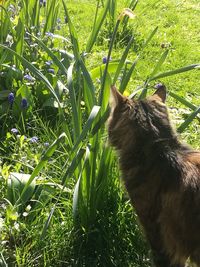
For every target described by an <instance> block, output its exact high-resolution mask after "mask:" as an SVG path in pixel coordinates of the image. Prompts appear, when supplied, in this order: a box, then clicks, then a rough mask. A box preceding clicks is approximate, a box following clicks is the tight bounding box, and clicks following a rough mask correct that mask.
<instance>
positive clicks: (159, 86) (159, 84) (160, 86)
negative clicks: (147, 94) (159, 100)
mask: <svg viewBox="0 0 200 267" xmlns="http://www.w3.org/2000/svg"><path fill="white" fill-rule="evenodd" d="M163 86H164V85H163V84H162V83H157V84H156V85H155V88H156V89H160V88H162V87H163Z"/></svg>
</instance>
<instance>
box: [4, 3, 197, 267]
mask: <svg viewBox="0 0 200 267" xmlns="http://www.w3.org/2000/svg"><path fill="white" fill-rule="evenodd" d="M45 3H46V2H45V1H37V0H30V1H28V0H23V1H22V0H19V1H11V0H8V1H1V2H0V54H1V57H0V123H1V129H0V131H1V135H0V169H1V174H0V266H8V267H10V266H20V267H21V266H26V267H27V266H30V267H31V266H41V267H42V266H48V267H49V266H60V267H62V266H67V267H69V266H78V267H83V266H85V267H90V266H100V267H114V266H116V267H122V266H123V267H139V266H140V267H148V266H150V262H151V260H150V258H151V255H150V251H149V247H148V244H147V243H146V241H145V239H144V237H143V235H142V232H141V229H140V226H139V224H138V221H137V215H136V214H135V212H134V208H133V207H132V206H131V204H130V201H129V199H128V196H127V194H126V192H125V189H124V187H123V184H122V183H121V181H120V179H119V177H120V172H119V169H118V163H117V157H116V154H115V152H114V151H113V150H112V149H111V148H110V147H109V144H108V140H107V131H106V119H107V117H108V108H107V107H108V99H109V89H110V85H111V84H112V83H113V82H114V83H115V84H116V85H117V87H118V88H119V89H120V91H121V92H123V93H124V94H126V95H127V96H128V95H131V94H132V93H136V94H137V97H144V96H145V95H146V94H151V93H152V92H153V88H154V85H155V84H157V83H159V82H162V83H164V84H165V85H166V87H167V88H168V98H167V105H168V107H169V111H170V116H171V118H172V120H173V124H174V127H176V128H177V129H178V131H179V133H180V138H181V139H182V140H184V141H185V142H188V143H189V144H191V145H192V146H193V147H195V148H197V149H198V148H200V144H199V136H200V127H199V123H200V115H199V114H198V113H199V111H200V108H199V106H200V79H199V67H200V64H199V63H200V31H199V23H200V3H199V1H198V0H187V1H185V0H177V1H170V0H164V1H159V0H158V1H157V0H146V1H131V0H127V1H125V0H123V1H117V0H116V1H111V0H110V1H109V0H108V1H105V0H101V1H100V0H98V1H94V0H88V1H86V0H85V1H84V0H73V1H72V0H69V1H66V0H63V1H51V0H49V1H47V3H46V4H45ZM125 7H126V8H128V7H129V8H130V9H131V10H132V12H133V13H131V11H127V12H126V14H125V15H124V14H123V15H121V17H120V18H121V19H119V14H122V11H123V9H124V8H125ZM129 16H130V17H129ZM131 17H133V18H131ZM114 33H116V34H114Z"/></svg>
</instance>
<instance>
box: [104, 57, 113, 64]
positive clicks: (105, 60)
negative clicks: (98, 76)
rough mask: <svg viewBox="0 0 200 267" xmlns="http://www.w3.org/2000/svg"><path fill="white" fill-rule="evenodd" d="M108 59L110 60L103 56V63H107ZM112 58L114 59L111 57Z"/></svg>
mask: <svg viewBox="0 0 200 267" xmlns="http://www.w3.org/2000/svg"><path fill="white" fill-rule="evenodd" d="M107 60H108V58H107V57H103V58H102V62H103V64H106V63H107ZM110 60H112V59H111V58H110Z"/></svg>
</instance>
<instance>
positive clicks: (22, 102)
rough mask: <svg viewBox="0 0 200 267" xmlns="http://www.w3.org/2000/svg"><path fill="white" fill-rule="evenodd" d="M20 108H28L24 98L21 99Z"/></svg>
mask: <svg viewBox="0 0 200 267" xmlns="http://www.w3.org/2000/svg"><path fill="white" fill-rule="evenodd" d="M21 107H22V108H27V107H28V102H27V99H26V98H22V101H21Z"/></svg>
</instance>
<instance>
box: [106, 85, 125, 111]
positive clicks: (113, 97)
mask: <svg viewBox="0 0 200 267" xmlns="http://www.w3.org/2000/svg"><path fill="white" fill-rule="evenodd" d="M123 103H124V96H123V95H122V94H121V93H120V92H119V91H118V90H117V88H116V87H115V86H114V85H112V86H111V88H110V99H109V106H110V107H111V108H112V109H115V108H116V106H120V105H122V104H123Z"/></svg>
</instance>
